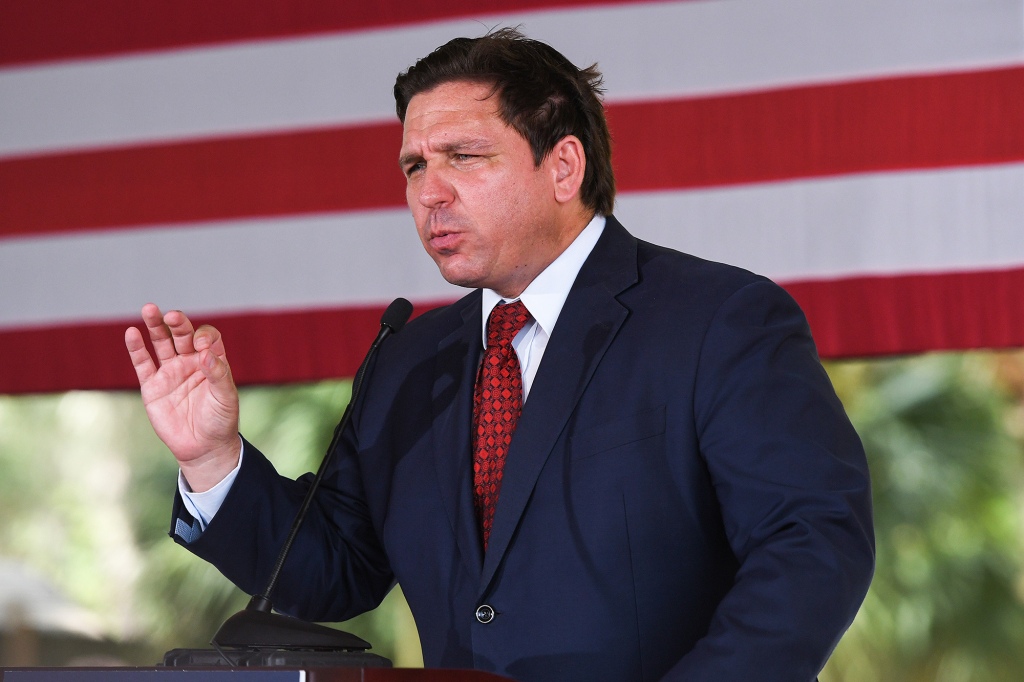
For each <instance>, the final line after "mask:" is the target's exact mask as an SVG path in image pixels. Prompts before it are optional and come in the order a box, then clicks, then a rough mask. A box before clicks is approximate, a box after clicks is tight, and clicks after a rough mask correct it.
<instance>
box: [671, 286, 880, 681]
mask: <svg viewBox="0 0 1024 682" xmlns="http://www.w3.org/2000/svg"><path fill="white" fill-rule="evenodd" d="M694 397H695V402H694V405H695V407H694V411H695V414H694V419H695V423H696V426H697V430H698V434H699V441H700V449H701V454H702V456H703V457H704V459H705V461H706V464H707V468H708V472H709V474H710V477H711V481H712V485H713V486H714V491H715V494H716V496H717V498H718V501H719V504H720V507H721V514H722V519H723V522H724V526H725V530H726V534H727V537H728V541H729V544H730V546H731V548H732V551H733V553H734V554H735V556H736V558H737V560H738V561H739V569H738V572H737V574H736V577H735V581H734V583H733V586H732V588H731V590H730V591H729V592H728V593H727V594H726V596H725V598H724V599H723V600H722V601H721V603H720V604H719V606H718V608H717V610H716V611H715V614H714V616H713V618H712V621H711V624H710V627H709V630H708V632H707V634H706V636H705V637H704V638H703V639H702V640H700V641H699V642H698V644H697V645H696V647H695V648H694V649H693V650H692V651H691V652H690V653H689V654H687V655H686V656H685V657H684V658H683V660H681V661H680V662H679V664H678V665H676V666H675V667H674V668H673V669H672V671H671V672H670V673H669V675H668V676H667V678H666V679H669V680H739V679H756V680H760V681H762V682H771V681H774V680H778V681H779V682H782V681H783V680H785V681H786V682H793V681H794V680H806V681H811V680H814V679H815V676H816V674H817V673H818V672H819V671H820V669H821V668H822V667H823V666H824V664H825V662H826V661H827V660H828V657H829V655H830V654H831V652H832V650H833V649H834V647H835V645H836V644H837V643H838V641H839V638H840V637H841V636H842V634H843V632H845V630H846V629H847V628H848V627H849V625H850V623H851V622H852V621H853V618H854V616H855V615H856V613H857V610H858V608H859V606H860V604H861V602H862V600H863V598H864V596H865V594H866V592H867V589H868V585H869V583H870V580H871V576H872V573H873V570H874V535H873V530H872V518H871V492H870V480H869V476H868V470H867V462H866V459H865V455H864V451H863V448H862V445H861V442H860V439H859V438H858V436H857V434H856V432H855V431H854V429H853V427H852V425H851V424H850V422H849V420H848V418H847V416H846V413H845V411H844V409H843V406H842V404H841V403H840V402H839V399H838V398H837V397H836V395H835V392H834V390H833V388H832V385H831V382H830V380H829V378H828V376H827V375H826V373H825V371H824V369H823V368H822V366H821V364H820V362H819V360H818V357H817V352H816V350H815V347H814V343H813V340H812V339H811V335H810V330H809V328H808V326H807V323H806V320H805V318H804V316H803V313H802V312H801V311H800V309H799V307H798V306H797V305H796V303H795V302H794V301H793V300H792V299H791V298H790V297H789V295H788V294H786V293H785V292H784V291H783V290H782V289H781V288H779V287H777V286H776V285H775V284H773V283H771V282H769V281H767V280H759V281H757V282H754V283H752V284H748V285H746V286H745V287H743V288H742V289H740V290H738V291H737V292H736V293H734V294H733V295H732V296H730V297H729V298H728V299H727V300H726V301H725V302H724V303H723V305H722V306H721V307H720V309H719V310H718V311H717V313H716V314H715V317H714V318H713V320H712V322H711V324H710V325H709V327H708V330H707V334H706V338H705V340H704V343H703V344H702V349H701V357H700V363H699V369H698V375H697V381H696V386H695V396H694Z"/></svg>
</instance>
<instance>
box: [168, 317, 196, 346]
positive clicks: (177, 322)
mask: <svg viewBox="0 0 1024 682" xmlns="http://www.w3.org/2000/svg"><path fill="white" fill-rule="evenodd" d="M164 324H166V325H167V329H169V330H170V332H171V339H172V340H173V341H174V351H175V352H176V353H177V354H178V355H190V354H192V353H195V352H196V348H195V345H194V344H193V341H192V337H193V336H195V333H196V330H195V328H194V327H193V326H192V321H191V320H190V319H188V316H187V315H185V313H183V312H181V311H180V310H172V311H170V312H169V313H167V314H166V315H164Z"/></svg>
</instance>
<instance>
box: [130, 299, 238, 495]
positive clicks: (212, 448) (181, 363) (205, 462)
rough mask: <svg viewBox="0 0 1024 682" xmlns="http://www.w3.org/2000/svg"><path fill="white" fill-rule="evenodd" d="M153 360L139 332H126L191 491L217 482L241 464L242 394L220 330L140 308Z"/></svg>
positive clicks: (156, 418) (145, 390)
mask: <svg viewBox="0 0 1024 682" xmlns="http://www.w3.org/2000/svg"><path fill="white" fill-rule="evenodd" d="M142 320H143V321H144V322H145V323H146V328H147V329H148V331H149V338H150V340H151V341H152V343H153V351H154V355H155V356H156V358H155V359H154V358H153V357H152V356H151V355H150V354H149V350H148V349H147V348H146V344H145V343H144V341H143V336H142V332H141V331H139V329H137V328H135V327H131V328H129V329H128V330H127V331H126V332H125V335H124V342H125V346H127V348H128V354H129V355H130V356H131V359H132V364H133V365H134V366H135V373H136V375H137V376H138V378H139V386H140V387H141V389H142V402H143V404H144V405H145V406H146V414H147V415H148V416H149V421H150V422H151V423H152V424H153V429H154V430H155V431H156V434H157V436H159V437H160V440H162V441H163V442H164V443H165V444H166V445H167V447H168V448H170V450H171V453H172V454H174V457H175V458H176V459H177V460H178V464H179V465H180V466H181V471H182V474H184V476H185V480H187V481H188V483H189V485H190V486H191V488H192V490H194V491H196V492H202V491H204V490H208V489H209V488H211V487H213V486H214V485H216V484H217V483H218V482H219V481H220V480H221V479H223V478H224V476H226V475H227V474H228V473H229V472H230V471H231V470H232V469H233V468H234V467H235V466H236V465H237V463H238V456H239V452H240V450H241V441H240V439H239V436H238V389H236V388H235V382H234V380H233V379H232V378H231V368H230V367H229V365H228V362H227V358H226V356H225V353H224V341H223V339H222V338H221V335H220V332H218V331H217V330H216V329H214V328H213V327H210V326H202V327H200V328H199V329H198V330H196V329H195V328H193V326H192V322H191V321H190V320H189V319H188V317H186V316H185V314H184V313H182V312H180V311H177V310H172V311H170V312H168V313H167V314H166V315H164V314H161V312H160V309H159V308H158V307H157V306H155V305H153V304H152V303H147V304H146V305H145V306H143V308H142Z"/></svg>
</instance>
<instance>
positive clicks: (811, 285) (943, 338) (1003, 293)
mask: <svg viewBox="0 0 1024 682" xmlns="http://www.w3.org/2000/svg"><path fill="white" fill-rule="evenodd" d="M785 287H786V289H787V290H788V291H789V292H790V293H791V294H792V295H793V297H794V298H795V299H796V300H797V302H798V303H799V304H800V307H801V308H803V310H804V312H805V313H806V314H807V319H808V321H809V323H810V325H811V330H812V332H813V334H814V338H815V341H816V342H817V344H818V351H819V353H820V354H821V356H822V357H826V358H852V357H865V356H873V355H895V354H908V353H920V352H924V351H932V350H966V349H971V348H1012V347H1020V346H1024V297H1022V296H1021V292H1022V291H1024V268H1018V269H1011V270H996V271H982V272H963V273H944V274H928V275H899V276H885V277H853V278H846V279H839V280H834V281H814V282H793V283H788V284H785Z"/></svg>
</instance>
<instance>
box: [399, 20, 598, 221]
mask: <svg viewBox="0 0 1024 682" xmlns="http://www.w3.org/2000/svg"><path fill="white" fill-rule="evenodd" d="M454 81H469V82H476V83H487V84H490V85H492V86H494V94H497V95H498V111H499V115H500V116H501V118H502V120H504V121H505V123H507V124H508V125H509V126H511V127H512V128H514V129H515V130H517V131H518V132H519V134H520V135H522V136H523V138H524V139H525V140H526V141H527V142H528V143H529V144H530V149H531V150H532V151H533V160H534V163H536V164H537V165H538V166H539V165H540V163H541V161H543V160H544V157H545V156H547V154H548V152H550V151H551V150H552V149H553V148H554V146H555V144H557V143H558V141H559V140H561V139H562V138H563V137H565V136H566V135H575V136H576V137H578V138H579V139H580V142H582V143H583V152H584V154H585V155H586V160H587V166H586V172H585V174H584V176H583V186H582V187H581V188H580V199H581V200H582V202H583V205H584V206H586V207H587V208H590V209H592V210H593V211H595V212H596V213H600V214H602V215H608V214H610V213H611V212H612V205H613V204H614V202H615V176H614V175H613V173H612V152H611V135H610V134H609V132H608V123H607V122H606V121H605V118H604V106H603V104H602V103H601V95H602V93H603V90H602V89H601V85H602V80H601V73H600V72H599V71H598V70H597V65H596V64H594V65H592V66H589V67H587V68H585V69H578V68H576V66H575V65H574V64H573V63H572V62H570V61H569V60H568V59H566V58H565V57H564V56H563V55H562V54H561V53H559V52H558V51H557V50H555V49H554V48H552V47H551V46H549V45H546V44H545V43H542V42H540V41H538V40H531V39H529V38H527V37H526V36H524V35H523V34H522V33H520V32H519V30H518V29H514V28H503V29H499V30H497V31H492V32H490V33H488V34H487V35H485V36H483V37H482V38H456V39H454V40H452V41H449V42H448V43H445V44H444V45H442V46H441V47H439V48H437V49H436V50H434V51H433V52H431V53H430V54H429V55H427V56H426V57H424V58H422V59H420V60H419V61H418V62H416V64H415V65H413V66H412V67H410V68H409V70H408V71H406V72H404V73H401V74H399V76H398V79H397V80H396V81H395V108H396V110H397V111H398V118H399V119H400V120H401V121H402V122H403V123H404V122H405V112H406V110H407V109H408V107H409V100H411V99H412V98H413V97H414V96H415V95H418V94H420V93H422V92H427V91H428V90H432V89H433V88H435V87H437V86H438V85H442V84H445V83H451V82H454Z"/></svg>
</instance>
